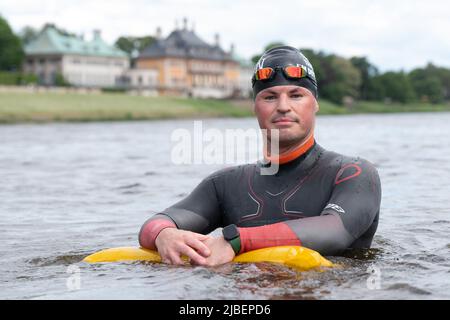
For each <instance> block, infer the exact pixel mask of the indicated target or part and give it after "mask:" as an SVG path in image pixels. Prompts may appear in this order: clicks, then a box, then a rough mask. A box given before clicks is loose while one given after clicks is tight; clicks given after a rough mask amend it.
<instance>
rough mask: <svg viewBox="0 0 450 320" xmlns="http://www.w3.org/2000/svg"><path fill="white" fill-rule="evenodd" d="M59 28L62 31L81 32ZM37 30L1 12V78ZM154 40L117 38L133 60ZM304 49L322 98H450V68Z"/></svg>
mask: <svg viewBox="0 0 450 320" xmlns="http://www.w3.org/2000/svg"><path fill="white" fill-rule="evenodd" d="M53 26H54V25H53ZM54 27H55V28H56V29H57V30H58V31H59V32H61V33H62V34H66V35H75V34H73V33H70V32H68V31H66V30H64V29H61V28H58V27H56V26H54ZM37 34H38V31H37V30H35V29H33V28H31V27H25V28H23V29H22V30H21V32H20V33H19V34H18V35H16V34H14V32H13V31H12V29H11V27H10V26H9V24H8V22H7V21H6V20H5V19H4V18H3V17H2V16H1V15H0V82H2V81H1V79H2V78H4V79H6V78H7V77H8V76H9V75H8V74H7V73H5V72H2V71H9V72H11V71H16V72H17V71H20V69H21V65H22V62H23V60H24V58H25V53H24V49H23V48H24V46H25V45H26V44H27V43H29V42H30V41H32V40H33V39H34V38H35V37H36V36H37ZM154 40H155V38H154V37H153V36H143V37H130V36H122V37H119V38H118V39H117V40H116V42H115V45H116V46H117V47H118V48H120V49H122V50H123V51H125V52H127V53H128V55H129V57H130V59H131V60H132V61H133V59H134V58H135V57H136V56H137V54H138V53H139V52H140V51H142V50H143V49H144V48H145V47H147V46H148V45H150V44H151V43H152V42H153V41H154ZM278 45H283V43H282V42H272V43H270V44H268V45H267V46H266V47H265V48H264V51H265V50H267V49H269V48H272V47H274V46H278ZM299 49H300V50H301V51H302V52H303V53H304V54H305V56H306V57H307V58H308V59H309V60H310V62H311V63H312V65H313V66H314V71H315V73H316V77H317V82H318V86H319V95H320V98H323V99H327V100H330V101H333V102H335V103H338V104H342V103H343V101H344V99H346V98H351V99H358V100H373V101H383V102H389V101H394V102H400V103H409V102H416V101H420V102H429V103H442V102H444V101H449V100H450V69H447V68H443V67H439V66H435V65H433V64H431V63H429V64H427V65H426V66H424V67H422V68H416V69H414V70H412V71H410V72H405V71H388V72H380V71H379V69H378V68H377V67H376V66H375V65H373V64H372V63H371V62H370V61H369V60H368V59H367V57H352V58H349V59H348V58H344V57H341V56H339V55H336V54H329V53H325V52H323V51H316V50H312V49H307V48H299ZM261 54H262V52H261V53H260V54H256V55H255V56H253V58H252V61H253V63H256V62H257V61H258V59H259V57H260V56H261ZM22 78H23V77H22ZM6 82H7V81H6Z"/></svg>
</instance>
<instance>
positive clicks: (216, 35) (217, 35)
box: [214, 33, 220, 47]
mask: <svg viewBox="0 0 450 320" xmlns="http://www.w3.org/2000/svg"><path fill="white" fill-rule="evenodd" d="M214 42H215V45H216V46H217V47H219V46H220V35H219V34H218V33H216V34H215V35H214Z"/></svg>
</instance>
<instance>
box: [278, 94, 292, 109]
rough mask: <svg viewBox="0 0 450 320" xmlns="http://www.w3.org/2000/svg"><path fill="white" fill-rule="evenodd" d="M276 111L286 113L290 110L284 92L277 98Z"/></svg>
mask: <svg viewBox="0 0 450 320" xmlns="http://www.w3.org/2000/svg"><path fill="white" fill-rule="evenodd" d="M277 111H278V112H280V113H287V112H289V111H291V106H290V104H289V99H288V96H287V95H286V94H281V95H280V96H279V98H278V104H277Z"/></svg>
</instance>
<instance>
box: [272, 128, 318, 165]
mask: <svg viewBox="0 0 450 320" xmlns="http://www.w3.org/2000/svg"><path fill="white" fill-rule="evenodd" d="M313 145H314V133H313V132H312V133H311V134H310V135H309V137H308V138H307V139H306V140H305V141H304V142H303V143H302V144H300V145H299V146H298V147H296V148H295V149H294V150H292V151H288V152H285V153H281V154H279V155H278V154H276V155H273V156H272V155H270V156H269V155H268V152H267V146H265V148H264V158H265V160H266V161H269V162H271V163H276V164H284V163H288V162H291V161H292V160H294V159H297V158H298V157H300V156H301V155H303V154H305V153H306V152H307V151H308V150H309V149H311V148H312V146H313Z"/></svg>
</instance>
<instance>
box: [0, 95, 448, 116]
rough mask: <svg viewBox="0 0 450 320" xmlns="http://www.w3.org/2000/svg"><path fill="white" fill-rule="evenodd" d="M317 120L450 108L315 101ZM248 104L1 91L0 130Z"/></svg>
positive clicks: (231, 111)
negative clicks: (17, 125) (20, 125)
mask: <svg viewBox="0 0 450 320" xmlns="http://www.w3.org/2000/svg"><path fill="white" fill-rule="evenodd" d="M319 106H320V111H319V113H318V116H320V115H350V114H367V113H405V112H445V111H447V112H448V111H450V103H444V104H437V105H432V104H425V103H411V104H399V103H390V104H385V103H382V102H371V101H370V102H369V101H356V102H355V103H354V104H353V106H352V107H351V108H348V107H344V106H339V105H336V104H334V103H331V102H329V101H326V100H320V99H319ZM253 116H254V113H253V104H252V100H251V99H247V100H244V99H241V100H214V99H194V98H180V97H145V96H137V95H130V94H124V93H98V92H95V93H73V92H72V93H55V92H17V91H0V124H14V123H51V122H105V121H143V120H166V119H196V118H223V117H227V118H230V117H231V118H243V117H253Z"/></svg>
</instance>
